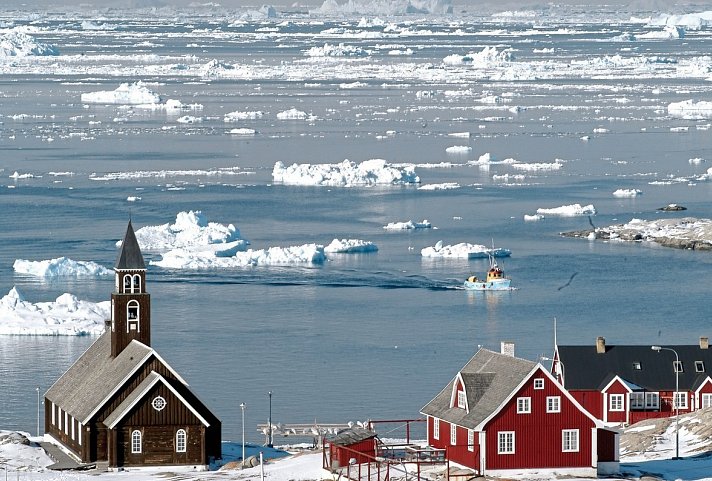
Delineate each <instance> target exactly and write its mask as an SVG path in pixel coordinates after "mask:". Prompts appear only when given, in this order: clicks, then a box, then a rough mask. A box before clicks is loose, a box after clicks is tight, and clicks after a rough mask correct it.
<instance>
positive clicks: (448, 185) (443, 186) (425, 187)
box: [418, 182, 460, 190]
mask: <svg viewBox="0 0 712 481" xmlns="http://www.w3.org/2000/svg"><path fill="white" fill-rule="evenodd" d="M459 188H460V184H458V183H457V182H443V183H441V184H425V185H421V186H420V187H418V190H453V189H459Z"/></svg>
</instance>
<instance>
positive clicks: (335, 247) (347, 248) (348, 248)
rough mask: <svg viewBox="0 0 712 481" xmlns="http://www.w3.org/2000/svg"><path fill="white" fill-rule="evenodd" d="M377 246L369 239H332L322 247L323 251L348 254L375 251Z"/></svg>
mask: <svg viewBox="0 0 712 481" xmlns="http://www.w3.org/2000/svg"><path fill="white" fill-rule="evenodd" d="M377 250H378V247H377V246H376V244H374V243H373V242H370V241H364V240H360V239H334V240H333V241H331V244H329V245H328V246H326V247H324V252H328V253H339V254H349V253H355V252H376V251H377Z"/></svg>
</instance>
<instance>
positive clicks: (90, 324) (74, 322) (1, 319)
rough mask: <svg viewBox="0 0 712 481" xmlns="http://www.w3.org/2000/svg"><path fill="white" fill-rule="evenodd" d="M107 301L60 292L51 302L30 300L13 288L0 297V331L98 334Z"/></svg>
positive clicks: (63, 334)
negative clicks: (85, 299)
mask: <svg viewBox="0 0 712 481" xmlns="http://www.w3.org/2000/svg"><path fill="white" fill-rule="evenodd" d="M110 305H111V302H110V301H104V302H99V303H93V302H89V301H82V300H79V299H77V298H76V297H75V296H73V295H72V294H66V293H65V294H62V295H61V296H59V297H58V298H57V300H56V301H54V302H38V303H32V302H29V301H26V300H25V298H24V296H23V295H22V294H21V293H20V292H19V291H18V290H17V288H13V289H12V290H10V292H9V293H8V294H7V295H6V296H4V297H3V298H2V299H0V335H25V336H81V335H87V334H100V333H101V332H103V331H104V320H105V319H108V318H109V316H110V312H109V309H110Z"/></svg>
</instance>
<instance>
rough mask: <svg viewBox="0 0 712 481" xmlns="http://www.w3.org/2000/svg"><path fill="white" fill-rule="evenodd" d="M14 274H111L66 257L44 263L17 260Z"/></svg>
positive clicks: (94, 265) (44, 275)
mask: <svg viewBox="0 0 712 481" xmlns="http://www.w3.org/2000/svg"><path fill="white" fill-rule="evenodd" d="M13 268H14V269H15V272H17V273H18V274H27V275H31V276H36V277H60V276H74V277H87V276H91V277H93V276H109V275H111V274H112V273H113V271H111V270H110V269H107V268H106V267H104V266H101V265H99V264H97V263H95V262H91V261H75V260H72V259H69V258H68V257H57V258H56V259H50V260H44V261H28V260H24V259H17V260H16V261H15V263H14V264H13Z"/></svg>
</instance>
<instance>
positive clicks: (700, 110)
mask: <svg viewBox="0 0 712 481" xmlns="http://www.w3.org/2000/svg"><path fill="white" fill-rule="evenodd" d="M667 110H668V114H670V115H671V116H672V117H678V118H682V119H689V120H698V119H712V102H707V101H704V100H701V101H699V102H695V101H693V100H683V101H682V102H672V103H671V104H669V105H668V107H667Z"/></svg>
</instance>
